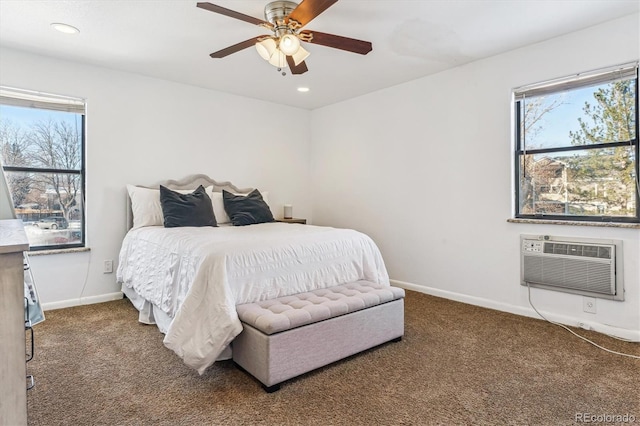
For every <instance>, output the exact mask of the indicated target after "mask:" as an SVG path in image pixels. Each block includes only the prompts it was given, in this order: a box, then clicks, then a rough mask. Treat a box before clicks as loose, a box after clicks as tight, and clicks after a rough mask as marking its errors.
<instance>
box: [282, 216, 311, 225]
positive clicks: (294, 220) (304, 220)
mask: <svg viewBox="0 0 640 426" xmlns="http://www.w3.org/2000/svg"><path fill="white" fill-rule="evenodd" d="M276 222H284V223H301V224H303V225H306V224H307V219H300V218H296V217H293V218H291V219H284V218H282V219H276Z"/></svg>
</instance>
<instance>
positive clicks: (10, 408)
mask: <svg viewBox="0 0 640 426" xmlns="http://www.w3.org/2000/svg"><path fill="white" fill-rule="evenodd" d="M27 250H29V241H28V240H27V235H26V234H25V232H24V228H23V225H22V221H21V220H19V219H9V220H0V342H1V345H0V382H1V383H0V425H18V426H19V425H26V424H27V382H26V374H27V372H26V365H25V350H26V349H25V321H24V319H25V318H24V317H25V314H24V264H23V252H24V251H27Z"/></svg>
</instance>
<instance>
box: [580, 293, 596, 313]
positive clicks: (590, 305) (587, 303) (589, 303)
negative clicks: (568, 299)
mask: <svg viewBox="0 0 640 426" xmlns="http://www.w3.org/2000/svg"><path fill="white" fill-rule="evenodd" d="M582 310H583V311H585V312H589V313H590V314H595V313H596V299H595V297H583V298H582Z"/></svg>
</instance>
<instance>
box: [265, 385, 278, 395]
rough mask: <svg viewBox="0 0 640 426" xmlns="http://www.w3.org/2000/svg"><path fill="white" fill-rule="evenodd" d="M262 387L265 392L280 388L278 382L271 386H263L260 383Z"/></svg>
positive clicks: (272, 391)
mask: <svg viewBox="0 0 640 426" xmlns="http://www.w3.org/2000/svg"><path fill="white" fill-rule="evenodd" d="M262 388H263V389H264V391H265V392H266V393H274V392H276V391H279V390H280V383H278V384H276V385H272V386H265V385H262Z"/></svg>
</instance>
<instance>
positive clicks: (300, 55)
mask: <svg viewBox="0 0 640 426" xmlns="http://www.w3.org/2000/svg"><path fill="white" fill-rule="evenodd" d="M309 55H310V53H309V52H308V51H307V50H305V48H304V47H302V46H300V48H299V49H298V51H297V52H296V53H294V54H293V55H291V57H292V58H293V63H294V64H296V66H298V65H300V64H301V63H302V62H303V61H304V60H305V59H307V58H308V57H309Z"/></svg>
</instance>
